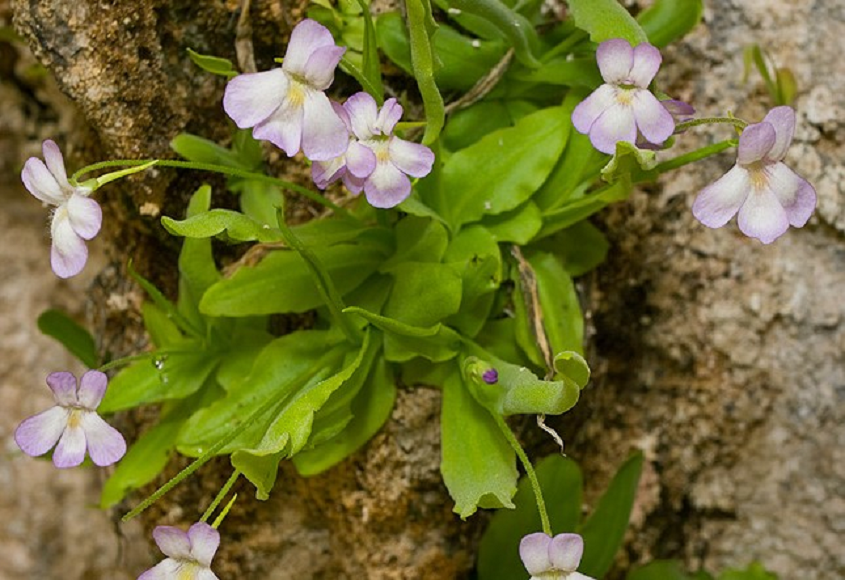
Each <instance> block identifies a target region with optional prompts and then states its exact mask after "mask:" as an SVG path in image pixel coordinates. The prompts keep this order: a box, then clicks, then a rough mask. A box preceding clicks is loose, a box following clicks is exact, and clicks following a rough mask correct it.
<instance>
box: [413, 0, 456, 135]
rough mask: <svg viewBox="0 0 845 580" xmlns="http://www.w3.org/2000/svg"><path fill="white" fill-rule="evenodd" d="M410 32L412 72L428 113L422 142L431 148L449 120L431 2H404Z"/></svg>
mask: <svg viewBox="0 0 845 580" xmlns="http://www.w3.org/2000/svg"><path fill="white" fill-rule="evenodd" d="M405 12H406V16H407V20H408V32H409V37H410V44H411V68H412V69H413V72H414V74H413V76H414V78H415V79H416V80H417V86H418V87H419V90H420V96H421V97H422V101H423V108H424V109H425V123H426V124H425V134H424V135H423V139H422V142H423V144H424V145H431V144H432V143H434V142H435V141H437V137H439V136H440V131H441V130H442V129H443V123H444V122H445V119H446V108H445V105H444V104H443V95H441V94H440V90H439V89H438V88H437V81H436V80H435V79H434V69H435V65H434V63H435V56H434V50H433V48H432V45H431V37H432V35H433V34H434V30H433V28H434V26H436V25H435V24H434V19H433V18H432V16H431V5H430V4H429V0H405Z"/></svg>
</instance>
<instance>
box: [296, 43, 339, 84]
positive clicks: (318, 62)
mask: <svg viewBox="0 0 845 580" xmlns="http://www.w3.org/2000/svg"><path fill="white" fill-rule="evenodd" d="M345 52H346V48H345V47H343V46H334V45H332V46H324V47H322V48H318V49H317V50H315V51H314V54H312V55H311V56H310V57H309V58H308V62H307V63H306V64H305V73H304V75H303V76H304V78H305V80H307V81H308V84H310V85H311V86H312V87H314V88H315V89H317V90H318V91H325V90H326V89H327V88H329V86H330V85H331V84H332V81H334V69H335V68H337V63H339V62H340V59H341V57H342V56H343V53H345Z"/></svg>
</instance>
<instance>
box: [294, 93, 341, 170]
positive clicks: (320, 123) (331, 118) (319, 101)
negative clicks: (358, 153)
mask: <svg viewBox="0 0 845 580" xmlns="http://www.w3.org/2000/svg"><path fill="white" fill-rule="evenodd" d="M304 110H305V112H304V115H303V127H302V152H303V153H304V154H305V156H306V157H307V158H308V159H310V160H311V161H327V160H329V159H333V158H335V157H337V156H338V155H343V153H344V152H345V151H346V148H347V146H348V145H349V131H348V130H347V129H346V125H345V124H344V123H343V121H342V120H341V119H340V117H338V116H337V113H335V112H334V109H333V108H332V105H331V102H330V101H329V98H328V97H327V96H326V95H325V94H323V93H322V92H320V91H312V90H309V91H307V92H306V95H305V104H304Z"/></svg>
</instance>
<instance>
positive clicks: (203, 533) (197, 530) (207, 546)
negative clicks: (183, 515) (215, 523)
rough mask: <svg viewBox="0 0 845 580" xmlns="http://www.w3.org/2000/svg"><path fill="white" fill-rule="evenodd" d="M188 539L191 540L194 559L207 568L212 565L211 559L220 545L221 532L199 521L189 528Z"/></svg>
mask: <svg viewBox="0 0 845 580" xmlns="http://www.w3.org/2000/svg"><path fill="white" fill-rule="evenodd" d="M188 540H189V541H190V542H191V554H192V555H193V559H195V560H196V561H197V562H199V563H200V564H201V565H203V566H205V567H206V568H207V567H209V566H211V560H213V559H214V554H215V553H216V552H217V547H218V546H219V545H220V532H218V531H217V530H215V529H214V528H212V527H211V526H210V525H208V524H206V523H203V522H197V523H195V524H194V525H192V526H191V527H190V528H189V529H188Z"/></svg>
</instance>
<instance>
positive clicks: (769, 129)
mask: <svg viewBox="0 0 845 580" xmlns="http://www.w3.org/2000/svg"><path fill="white" fill-rule="evenodd" d="M794 130H795V111H793V110H792V108H790V107H786V106H783V107H775V108H774V109H772V110H771V111H769V113H768V114H767V115H766V116H765V118H764V119H763V121H762V122H760V123H757V124H754V125H749V126H747V127H746V128H745V130H744V131H743V132H742V134H741V135H740V136H739V147H738V149H737V159H736V165H734V166H733V167H732V168H731V170H730V171H728V172H727V173H726V174H725V175H723V176H722V177H721V178H719V179H718V180H717V181H716V182H715V183H712V184H711V185H708V186H707V187H705V188H704V189H703V190H702V191H701V193H699V194H698V197H697V198H696V199H695V203H693V205H692V213H693V215H694V216H695V217H696V219H698V221H700V222H701V223H703V224H704V225H705V226H707V227H710V228H719V227H722V226H723V225H725V224H726V223H728V221H729V220H730V219H731V218H732V217H733V216H734V215H735V214H736V213H737V212H739V218H738V219H737V223H738V224H739V229H740V230H741V231H742V233H744V234H745V235H746V236H749V237H752V238H757V239H758V240H760V241H761V242H763V243H764V244H769V243H771V242H773V241H775V240H776V239H777V238H778V237H780V236H781V235H783V233H784V232H786V230H787V229H788V228H789V226H793V227H796V228H800V227H801V226H803V225H804V224H806V223H807V220H809V219H810V216H811V215H812V213H813V210H814V209H815V207H816V190H815V189H813V186H812V185H810V184H809V183H808V182H807V181H806V180H804V179H803V178H802V177H800V176H798V175H797V174H795V173H794V172H793V171H792V170H791V169H790V168H789V167H787V166H786V165H784V164H783V163H782V162H781V160H782V159H783V158H784V157H785V156H786V150H787V149H788V148H789V145H790V143H792V133H793V131H794Z"/></svg>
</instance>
